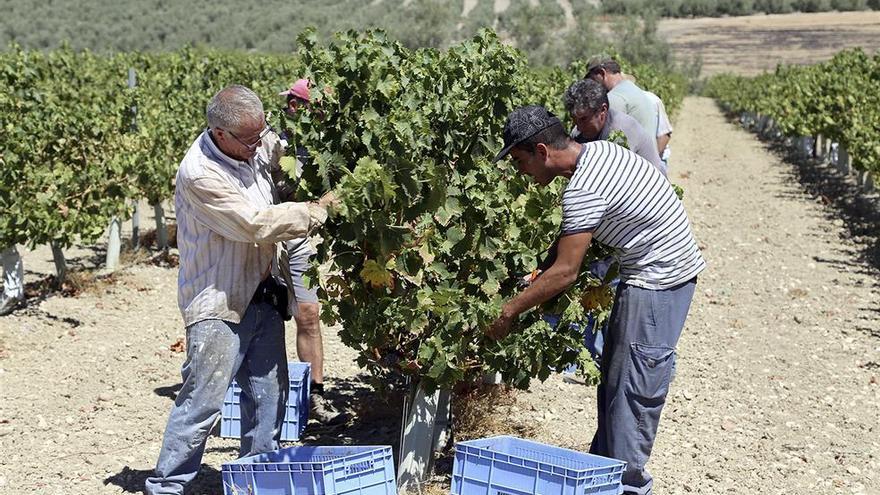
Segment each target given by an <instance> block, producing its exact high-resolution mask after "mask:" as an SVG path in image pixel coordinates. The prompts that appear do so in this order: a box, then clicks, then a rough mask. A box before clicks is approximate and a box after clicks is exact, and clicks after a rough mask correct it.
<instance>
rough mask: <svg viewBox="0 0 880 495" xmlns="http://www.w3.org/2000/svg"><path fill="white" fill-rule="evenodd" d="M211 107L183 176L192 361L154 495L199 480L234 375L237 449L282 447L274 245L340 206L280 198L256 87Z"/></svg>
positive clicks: (181, 298)
mask: <svg viewBox="0 0 880 495" xmlns="http://www.w3.org/2000/svg"><path fill="white" fill-rule="evenodd" d="M206 114H207V121H208V129H206V130H205V131H204V132H202V134H201V135H199V137H198V138H196V140H195V142H194V143H193V144H192V146H191V147H190V149H189V151H187V153H186V156H185V157H184V158H183V161H182V162H181V163H180V168H179V169H178V171H177V182H176V184H177V185H176V189H175V193H174V203H175V207H176V213H177V243H178V248H179V249H180V272H179V275H178V305H179V306H180V311H181V313H182V315H183V322H184V325H185V326H186V340H187V357H186V362H184V364H183V368H182V375H183V384H182V387H181V389H180V392H179V394H178V396H177V399H176V400H175V402H174V407H173V408H172V410H171V414H170V416H169V418H168V425H167V427H166V429H165V436H164V440H163V443H162V449H161V451H160V453H159V460H158V461H157V464H156V472H155V476H153V477H151V478H148V479H147V480H146V483H145V489H146V493H147V494H149V495H159V494H175V495H180V494H182V493H183V491H184V487H185V486H186V485H187V484H188V483H189V482H191V481H192V480H193V478H195V476H196V474H197V473H198V469H199V465H200V463H201V458H202V454H203V453H204V449H205V442H206V440H207V437H208V433H209V431H210V429H211V427H212V426H213V424H214V422H215V421H216V419H217V417H218V416H219V414H220V408H221V406H222V404H223V397H224V395H225V393H226V389H227V388H228V387H229V385H230V383H231V382H232V379H233V378H236V380H237V382H238V384H239V385H240V386H241V389H242V395H241V416H242V417H241V430H242V435H241V455H242V456H247V455H254V454H258V453H262V452H267V451H271V450H275V449H277V448H278V440H279V438H280V432H281V425H282V421H283V419H284V412H285V406H286V400H287V389H288V378H287V352H286V350H285V342H284V319H287V318H289V317H290V315H291V314H292V313H293V311H295V308H296V301H295V297H294V295H293V294H292V292H291V289H292V284H291V283H290V280H289V274H288V273H286V272H287V259H286V253H285V252H284V251H283V250H282V249H279V247H278V243H279V242H281V241H286V240H290V239H298V238H304V237H307V236H308V235H309V233H310V232H311V231H312V230H314V229H315V228H316V227H318V226H320V225H321V224H322V223H323V222H324V221H325V220H326V218H327V210H326V208H327V206H328V205H329V204H331V203H332V202H334V201H335V198H334V197H333V196H332V195H327V196H325V197H323V198H321V200H320V201H319V202H317V203H281V204H273V203H274V201H273V200H274V194H275V191H274V189H273V186H272V181H271V179H270V176H269V166H270V163H271V162H274V161H277V160H279V159H280V154H281V146H280V142H279V139H278V137H277V136H276V135H274V133H272V132H271V131H270V130H269V129H268V127H267V126H266V117H265V114H264V113H263V104H262V102H261V101H260V99H259V98H258V97H257V95H256V94H254V92H253V91H251V90H250V89H248V88H245V87H243V86H229V87H227V88H225V89H223V90H221V91H220V92H218V93H217V94H216V95H214V97H213V98H212V99H211V101H210V103H209V104H208V106H207V111H206ZM279 255H281V256H283V257H284V260H283V263H279V260H278V258H279ZM279 280H282V282H279ZM284 285H286V287H285V286H284Z"/></svg>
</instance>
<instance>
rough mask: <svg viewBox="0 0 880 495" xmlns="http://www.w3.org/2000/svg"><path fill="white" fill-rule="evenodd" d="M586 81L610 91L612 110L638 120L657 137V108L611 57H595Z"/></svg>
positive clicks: (609, 98)
mask: <svg viewBox="0 0 880 495" xmlns="http://www.w3.org/2000/svg"><path fill="white" fill-rule="evenodd" d="M584 79H592V80H594V81H596V82H598V83H600V84H601V85H602V86H605V89H607V90H608V103H609V107H610V108H611V109H612V110H617V111H618V112H621V113H625V114H627V115H629V116H630V117H632V118H634V119H636V120H637V121H638V122H639V124H640V125H641V126H642V127H643V128H644V129H645V131H647V133H648V135H649V136H656V135H657V107H656V105H654V103H653V102H652V101H651V100H650V99H649V98H648V96H647V95H646V94H645V92H644V91H642V89H641V88H639V87H638V86H636V85H635V83H634V82H632V81H630V80H627V79H626V77H625V76H624V75H623V74H622V73H621V71H620V64H619V63H617V61H616V60H614V59H613V58H611V57H606V56H597V57H593V58H592V59H591V60H590V61H589V63H588V64H587V74H586V76H584Z"/></svg>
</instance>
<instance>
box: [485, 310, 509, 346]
mask: <svg viewBox="0 0 880 495" xmlns="http://www.w3.org/2000/svg"><path fill="white" fill-rule="evenodd" d="M513 320H514V316H513V315H508V314H507V312H505V311H504V310H503V309H502V310H501V316H499V317H498V319H497V320H495V321H494V322H492V324H491V325H489V328H487V329H486V335H488V336H489V337H491V338H493V339H495V340H501V339H503V338H504V337H507V335H508V334H509V333H510V327H511V325H512V324H513Z"/></svg>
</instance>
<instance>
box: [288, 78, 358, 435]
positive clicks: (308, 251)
mask: <svg viewBox="0 0 880 495" xmlns="http://www.w3.org/2000/svg"><path fill="white" fill-rule="evenodd" d="M310 86H311V84H310V82H309V80H308V79H298V80H297V81H296V82H294V83H293V85H292V86H291V87H290V89H288V90H286V91H282V92H281V93H279V96H283V97H284V98H285V103H286V106H285V109H284V112H285V113H286V114H287V115H289V116H294V115H296V113H297V112H303V111H311V95H310V91H309V88H310ZM282 138H283V142H284V144H285V146H286V148H287V149H288V150H289V151H290V150H293V151H294V155H295V156H296V161H297V163H296V176H295V177H290V176H288V175H287V174H286V173H285V172H284V171H283V170H281V167H280V166H277V165H275V166H273V167H272V169H271V172H272V181H273V182H274V183H275V189H276V191H277V193H278V199H279V200H280V201H282V202H283V201H293V200H294V195H295V193H296V190H297V187H298V186H299V180H300V178H301V177H302V171H303V168H304V167H308V166H309V164H310V163H311V158H310V157H309V152H308V150H307V149H306V148H305V147H304V146H301V145H300V144H299V143H296V142H295V141H294V138H295V136H292V135H285V136H282ZM289 151H288V154H290V153H289ZM320 241H321V240H320V238H319V237H318V238H316V237H314V236H313V237H310V238H304V239H294V240H290V241H286V242H285V247H286V248H287V252H288V254H289V256H290V258H289V265H290V277H291V280H292V281H293V289H294V292H295V294H296V302H297V305H298V311H297V312H296V315H295V316H294V320H295V321H296V355H297V357H299V359H300V360H301V361H305V362H308V363H309V364H310V365H311V381H312V383H311V384H310V388H309V394H310V396H309V407H310V409H311V411H310V412H311V418H312V419H315V420H317V421H318V422H319V423H322V424H325V425H329V424H339V423H341V422H343V421H345V420H346V419H347V416H346V415H345V414H344V413H341V412H340V411H339V410H337V409H336V408H335V407H333V405H332V404H331V403H330V401H328V400H327V399H326V398H325V397H324V341H323V335H322V333H321V317H320V315H321V306H320V304H319V303H318V291H317V289H316V288H310V287H307V286H306V284H305V282H304V280H303V275H304V274H305V272H306V271H307V270H308V269H309V266H310V263H311V258H312V257H313V256H314V255H315V254H316V251H315V245H316V244H318V243H319V242H320Z"/></svg>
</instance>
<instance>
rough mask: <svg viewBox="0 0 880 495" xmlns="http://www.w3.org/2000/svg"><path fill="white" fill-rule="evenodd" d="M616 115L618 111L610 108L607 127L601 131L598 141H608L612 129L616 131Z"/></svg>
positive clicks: (606, 120) (606, 122)
mask: <svg viewBox="0 0 880 495" xmlns="http://www.w3.org/2000/svg"><path fill="white" fill-rule="evenodd" d="M616 113H617V112H616V111H614V110H612V109H610V108H609V109H608V115H607V116H606V117H605V125H604V126H602V130H601V131H599V137H598V138H597V139H596V141H606V140H607V139H608V136H610V135H611V131H612V129H614V128H613V127H612V126H613V125H614V114H616Z"/></svg>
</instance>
